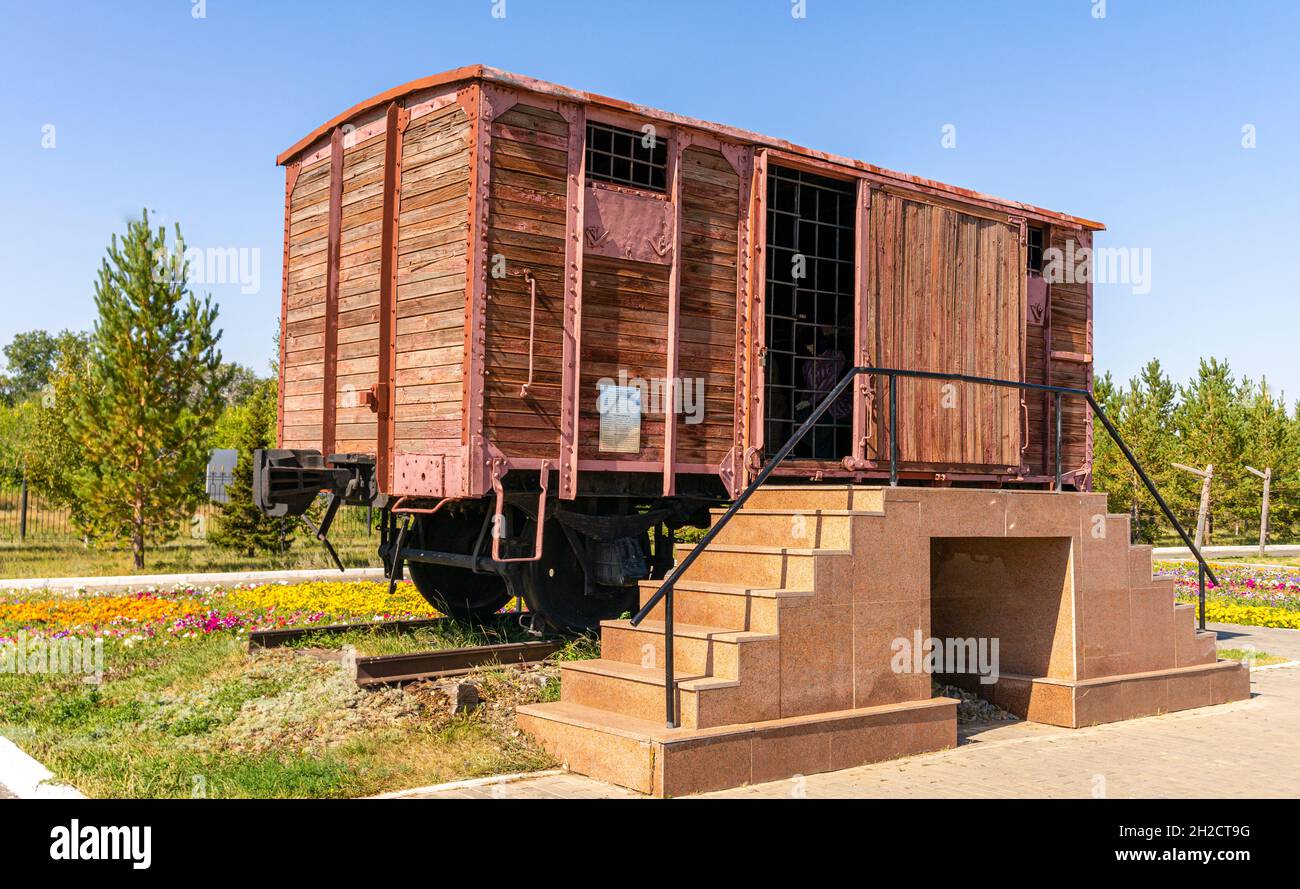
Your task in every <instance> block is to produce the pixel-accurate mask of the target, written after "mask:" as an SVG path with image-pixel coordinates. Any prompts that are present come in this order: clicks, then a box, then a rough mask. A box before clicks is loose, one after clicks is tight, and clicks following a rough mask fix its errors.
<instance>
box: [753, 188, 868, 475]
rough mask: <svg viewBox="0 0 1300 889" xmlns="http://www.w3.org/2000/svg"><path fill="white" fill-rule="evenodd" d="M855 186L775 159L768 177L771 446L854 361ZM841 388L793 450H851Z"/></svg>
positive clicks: (827, 455)
mask: <svg viewBox="0 0 1300 889" xmlns="http://www.w3.org/2000/svg"><path fill="white" fill-rule="evenodd" d="M856 193H857V188H856V185H855V184H854V183H852V182H842V181H840V180H838V179H831V178H828V177H826V176H818V175H816V174H815V173H807V172H803V171H801V170H793V169H786V168H783V167H777V166H772V167H770V168H769V172H768V177H767V199H768V207H767V325H766V329H767V353H766V365H765V366H766V372H767V387H766V396H765V411H766V418H767V430H766V435H765V436H764V438H765V442H766V445H765V446H766V450H767V453H768V455H769V456H770V455H772V454H774V453H776V451H778V450H779V449H780V447H781V445H783V444H784V443H785V442H786V441H787V440H788V439H789V438H790V436H791V435H792V434H793V433H794V430H795V429H796V428H798V427H799V425H800V424H801V423H802V422H803V421H804V420H805V419H806V418H807V417H808V415H809V414H810V413H811V412H812V410H813V408H815V407H816V406H817V404H818V403H819V402H820V401H821V400H822V399H823V398H824V397H825V396H826V395H827V394H828V393H829V392H830V391H831V389H833V388H834V387H835V384H836V383H837V382H838V381H839V379H840V377H842V376H843V375H844V373H845V372H846V371H847V370H848V369H849V367H850V366H852V360H851V359H852V356H853V339H854V338H853V328H854V318H855V316H856V312H855V308H856V307H855V299H854V289H855V288H854V274H855V271H854V267H855V262H854V258H855V257H854V243H855V242H854V227H855V225H856V212H855V211H856V206H855V199H856ZM852 438H853V401H852V396H851V395H850V394H849V393H848V392H846V393H845V394H844V397H843V398H842V399H839V400H837V401H836V402H835V403H834V404H833V405H831V407H830V409H829V410H827V411H826V413H824V414H823V415H822V416H821V418H820V419H819V420H818V421H817V423H816V425H815V426H814V427H813V428H812V429H811V430H810V431H809V433H808V434H807V435H806V436H804V438H803V440H802V441H800V442H799V444H798V445H797V446H796V447H795V449H794V451H793V453H791V455H790V456H792V457H794V458H804V459H817V460H838V459H840V458H841V457H844V456H847V455H849V454H851V453H852Z"/></svg>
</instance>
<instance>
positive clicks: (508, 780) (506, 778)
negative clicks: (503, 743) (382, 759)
mask: <svg viewBox="0 0 1300 889" xmlns="http://www.w3.org/2000/svg"><path fill="white" fill-rule="evenodd" d="M563 774H565V771H564V769H545V770H543V771H540V772H516V773H515V774H512V775H489V776H488V777H486V778H467V779H466V780H464V781H449V782H447V783H446V784H430V785H429V786H428V787H412V788H409V789H407V790H394V791H392V792H391V793H379V794H376V795H374V796H366V797H362V799H405V798H406V797H408V796H412V795H414V794H417V793H421V794H423V793H441V792H442V791H445V790H464V789H466V788H470V787H490V786H491V785H493V784H513V783H514V782H515V781H525V780H527V779H529V778H550V777H552V776H553V775H563ZM15 792H16V791H15Z"/></svg>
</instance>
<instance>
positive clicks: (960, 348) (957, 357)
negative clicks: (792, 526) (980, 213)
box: [867, 193, 1023, 470]
mask: <svg viewBox="0 0 1300 889" xmlns="http://www.w3.org/2000/svg"><path fill="white" fill-rule="evenodd" d="M869 228H870V245H869V248H868V249H869V253H870V255H871V257H872V259H873V260H874V262H873V263H872V265H871V267H870V270H869V275H868V295H867V298H868V299H869V300H871V301H873V302H874V303H875V306H874V310H873V311H872V312H871V313H869V317H870V319H871V322H870V323H871V328H874V329H871V328H869V332H868V338H869V341H871V342H874V344H875V352H876V355H877V356H878V358H877V363H878V364H880V365H881V366H885V367H903V368H910V369H915V370H933V371H941V372H943V371H947V372H952V373H959V374H970V375H976V376H988V377H998V378H1001V379H1012V380H1015V379H1021V378H1022V376H1021V375H1022V373H1023V368H1022V364H1023V362H1022V357H1021V356H1022V339H1021V338H1022V330H1023V282H1022V278H1023V271H1022V266H1020V265H1019V263H1020V254H1021V250H1020V245H1019V232H1018V229H1016V228H1015V227H1013V226H1011V225H1008V224H1007V223H1004V222H998V221H996V220H991V219H986V218H982V217H977V216H972V215H968V214H964V213H959V212H957V211H955V210H952V209H950V208H948V207H944V206H937V205H933V204H930V203H927V202H924V201H921V200H914V199H907V198H903V197H899V196H897V195H893V194H888V193H877V194H876V195H875V197H874V199H873V201H872V206H871V216H870V226H869ZM876 390H877V398H876V400H877V403H878V404H879V405H880V409H879V410H878V411H877V418H876V419H877V428H876V430H875V434H876V440H877V441H878V442H880V443H881V446H882V448H887V447H888V427H887V423H888V410H889V406H888V398H887V387H886V384H885V382H884V381H878V382H877V384H876ZM898 401H899V405H898V427H899V459H900V460H901V461H904V462H907V463H913V464H919V465H922V466H932V465H946V466H954V467H973V466H996V467H1001V468H1002V469H1004V470H1005V469H1006V468H1007V467H1011V466H1015V467H1018V466H1019V465H1020V443H1021V441H1020V425H1021V414H1020V396H1019V393H1017V392H1015V391H1013V390H1002V391H998V390H990V389H989V388H988V387H984V386H976V385H973V384H956V383H943V382H939V381H931V380H906V379H900V380H899V382H898Z"/></svg>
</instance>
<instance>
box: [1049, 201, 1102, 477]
mask: <svg viewBox="0 0 1300 889" xmlns="http://www.w3.org/2000/svg"><path fill="white" fill-rule="evenodd" d="M1070 241H1074V242H1075V243H1074V254H1077V252H1078V250H1079V248H1081V247H1083V246H1085V244H1084V243H1080V233H1079V232H1077V231H1073V230H1070V229H1065V228H1059V227H1053V228H1052V232H1051V238H1050V241H1049V243H1050V244H1051V246H1052V247H1053V248H1054V249H1056V250H1059V251H1062V252H1063V253H1065V254H1066V255H1073V254H1071V253H1070V252H1069V242H1070ZM1048 298H1049V299H1050V300H1051V315H1052V352H1053V353H1060V352H1067V353H1073V354H1075V355H1086V356H1088V362H1087V363H1086V364H1085V363H1079V362H1077V361H1064V360H1049V366H1050V372H1051V376H1052V382H1053V383H1055V384H1056V385H1059V386H1073V387H1078V388H1088V384H1089V382H1090V379H1089V377H1090V372H1089V371H1090V368H1091V367H1092V364H1091V357H1092V356H1091V354H1090V353H1091V352H1092V339H1091V331H1090V326H1091V325H1090V322H1091V320H1092V306H1091V305H1090V303H1089V300H1088V285H1087V284H1086V283H1083V282H1073V283H1071V282H1060V283H1053V284H1051V285H1050V286H1049V287H1048ZM1054 424H1055V420H1053V429H1052V434H1055V425H1054ZM1091 425H1092V410H1091V408H1089V407H1088V405H1087V403H1086V402H1085V401H1083V400H1082V399H1079V398H1065V399H1062V402H1061V436H1062V442H1061V468H1062V470H1063V471H1065V472H1072V471H1075V470H1079V469H1083V468H1085V467H1086V466H1087V465H1088V463H1089V462H1090V459H1089V454H1088V430H1089V427H1091ZM1049 453H1053V456H1052V460H1053V462H1054V461H1055V456H1054V452H1051V451H1050V449H1049ZM1049 469H1051V470H1053V471H1054V467H1049Z"/></svg>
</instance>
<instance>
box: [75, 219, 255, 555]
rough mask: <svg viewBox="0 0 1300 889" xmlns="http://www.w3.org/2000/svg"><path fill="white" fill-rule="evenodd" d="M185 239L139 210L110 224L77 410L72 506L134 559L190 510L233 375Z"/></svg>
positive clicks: (173, 530)
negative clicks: (126, 544) (192, 275)
mask: <svg viewBox="0 0 1300 889" xmlns="http://www.w3.org/2000/svg"><path fill="white" fill-rule="evenodd" d="M184 247H185V245H184V240H183V239H182V237H181V233H180V228H179V226H178V227H177V229H176V238H175V250H174V252H172V253H169V252H168V249H167V236H166V233H165V231H164V230H163V229H162V228H159V229H157V230H156V231H152V230H150V228H149V216H148V212H147V211H146V212H145V213H144V214H142V217H141V218H140V219H139V220H136V221H133V222H131V223H129V224H128V226H127V232H126V236H125V238H123V239H122V241H121V243H120V244H119V242H118V238H117V236H116V235H114V236H113V240H112V242H111V244H110V245H109V248H108V254H107V257H106V258H105V259H104V261H103V264H102V265H101V267H100V271H99V280H98V281H97V282H96V285H95V305H96V307H97V309H98V311H99V318H98V320H97V321H96V322H95V329H94V331H93V333H92V335H91V355H90V361H89V373H88V379H87V381H86V385H85V386H83V387H81V391H80V392H79V393H78V397H77V403H76V405H75V409H76V415H75V417H74V418H73V423H74V428H75V431H76V435H77V438H78V442H79V445H80V447H81V451H82V454H83V459H84V460H85V466H84V472H83V474H82V476H81V478H79V479H78V488H77V503H76V505H75V508H74V518H75V520H76V521H77V523H78V525H80V526H81V527H82V529H83V530H84V531H85V532H86V534H87V535H88V536H89V537H91V538H92V539H94V540H97V541H105V542H118V541H130V544H131V551H132V555H133V556H134V560H135V567H136V568H143V567H144V561H145V548H146V546H148V545H152V544H154V543H157V542H162V541H167V540H171V539H173V538H175V537H176V535H177V534H178V533H179V531H180V528H181V526H182V524H183V523H184V522H186V521H187V520H189V519H190V518H191V517H192V516H193V515H194V510H195V507H196V506H197V504H198V501H199V498H200V497H201V496H202V495H203V489H202V484H201V479H202V474H203V469H204V467H205V466H206V465H207V460H208V448H207V430H208V427H209V426H210V424H211V423H212V422H213V421H214V420H215V419H216V416H217V414H218V413H219V412H220V410H221V403H222V402H221V388H222V386H224V385H225V384H226V383H227V382H228V377H229V372H228V371H226V370H224V369H223V367H222V364H221V353H220V352H219V351H218V350H217V348H216V344H217V341H218V340H219V339H220V337H221V332H220V330H218V329H217V328H216V320H217V310H216V307H215V306H214V305H213V304H212V299H211V297H207V298H205V299H204V300H203V301H202V302H199V300H198V299H197V298H196V297H195V296H194V294H193V293H192V292H191V291H190V290H189V286H188V268H187V266H186V263H185V262H184V259H183V257H184Z"/></svg>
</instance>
